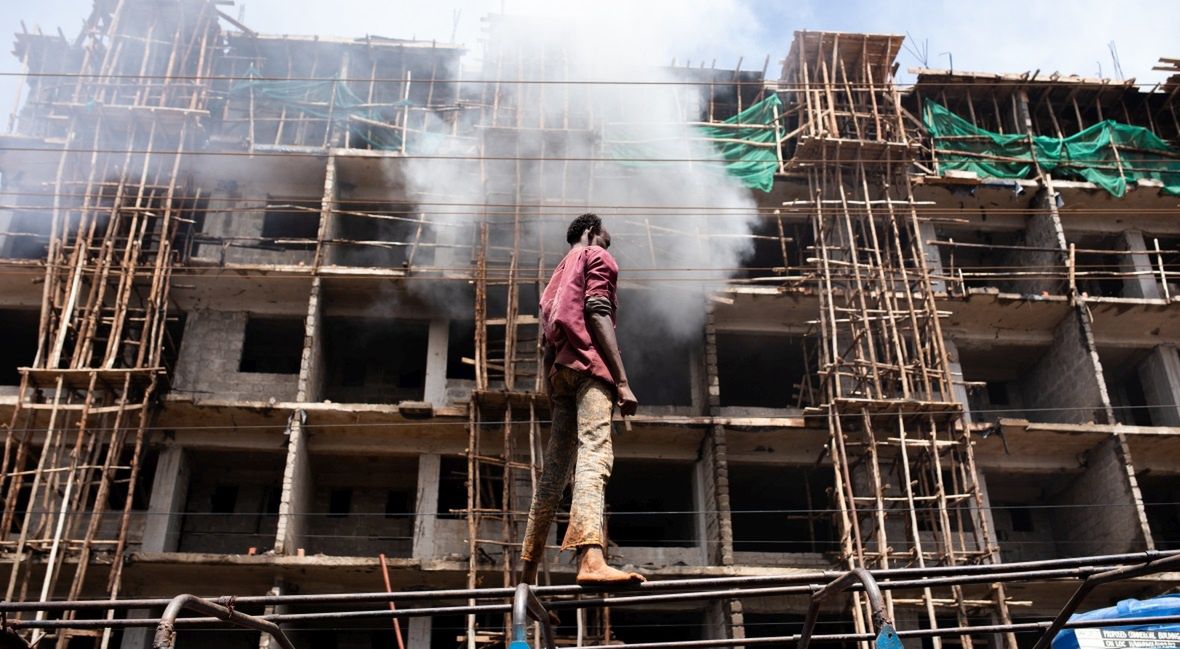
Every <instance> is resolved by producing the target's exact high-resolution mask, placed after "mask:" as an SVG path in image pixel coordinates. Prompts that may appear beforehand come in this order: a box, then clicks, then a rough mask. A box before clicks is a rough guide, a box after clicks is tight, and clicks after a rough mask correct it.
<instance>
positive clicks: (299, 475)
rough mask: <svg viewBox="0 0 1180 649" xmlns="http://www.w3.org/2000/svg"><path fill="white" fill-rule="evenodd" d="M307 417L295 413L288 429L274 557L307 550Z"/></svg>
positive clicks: (308, 469)
mask: <svg viewBox="0 0 1180 649" xmlns="http://www.w3.org/2000/svg"><path fill="white" fill-rule="evenodd" d="M306 417H307V413H306V412H305V411H303V410H296V411H295V412H294V413H292V415H291V422H290V424H289V425H288V427H287V461H286V464H285V465H284V467H283V490H282V495H281V496H280V499H279V521H278V526H277V529H276V530H275V554H279V555H281V554H287V555H293V554H296V553H298V551H299V549H300V548H302V547H304V539H305V538H306V534H307V512H308V511H309V509H310V506H311V498H312V482H311V458H310V457H309V456H308V453H309V452H308V449H307V428H306V426H305V424H306Z"/></svg>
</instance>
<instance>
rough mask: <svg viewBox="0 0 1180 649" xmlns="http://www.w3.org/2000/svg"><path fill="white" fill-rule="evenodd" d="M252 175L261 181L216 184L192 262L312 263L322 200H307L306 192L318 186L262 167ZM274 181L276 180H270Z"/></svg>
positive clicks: (226, 180)
mask: <svg viewBox="0 0 1180 649" xmlns="http://www.w3.org/2000/svg"><path fill="white" fill-rule="evenodd" d="M321 173H322V172H321ZM252 174H253V175H254V176H261V177H256V178H252V179H243V180H241V181H239V180H234V179H224V180H220V181H218V182H217V184H216V187H215V189H214V190H213V191H212V192H211V193H210V195H209V203H208V208H207V209H208V211H207V213H206V214H205V219H204V221H203V224H202V229H201V232H200V236H201V239H200V240H201V241H202V243H200V244H198V245H197V246H196V247H195V249H194V251H193V256H194V257H196V258H198V259H201V260H204V261H209V262H213V263H219V264H279V265H291V266H297V265H303V264H308V263H311V261H312V259H313V258H314V254H315V253H314V249H315V245H314V240H315V238H316V231H317V229H318V224H319V207H320V197H319V196H318V195H308V194H307V193H306V187H315V186H316V185H315V184H308V185H306V186H301V185H299V184H298V180H299V177H298V174H296V173H294V172H292V170H290V169H288V170H287V172H286V173H281V172H279V171H278V170H277V169H276V170H271V169H268V168H266V167H265V166H262V165H260V166H257V167H254V168H253V169H252ZM271 175H273V176H276V177H273V178H267V177H266V176H271ZM282 176H288V177H289V178H288V179H286V180H284V179H283V178H282ZM307 179H308V180H309V181H312V182H315V178H314V177H307ZM259 181H262V182H259Z"/></svg>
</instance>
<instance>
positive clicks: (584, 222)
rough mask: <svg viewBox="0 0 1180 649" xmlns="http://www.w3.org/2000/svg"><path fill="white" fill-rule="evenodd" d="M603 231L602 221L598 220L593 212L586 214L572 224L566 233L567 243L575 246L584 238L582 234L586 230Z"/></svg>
mask: <svg viewBox="0 0 1180 649" xmlns="http://www.w3.org/2000/svg"><path fill="white" fill-rule="evenodd" d="M601 229H602V219H600V218H598V215H597V214H594V213H593V212H586V213H585V214H583V215H581V216H579V217H578V218H576V219H574V220H573V221H571V222H570V229H568V230H566V231H565V242H566V243H569V244H574V243H577V242H578V239H581V238H582V233H583V232H585V231H586V230H590V231H591V232H594V231H596V230H601Z"/></svg>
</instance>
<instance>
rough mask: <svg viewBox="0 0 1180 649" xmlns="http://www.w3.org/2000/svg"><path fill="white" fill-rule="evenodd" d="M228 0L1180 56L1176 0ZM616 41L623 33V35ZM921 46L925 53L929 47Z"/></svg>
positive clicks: (1017, 66)
mask: <svg viewBox="0 0 1180 649" xmlns="http://www.w3.org/2000/svg"><path fill="white" fill-rule="evenodd" d="M90 5H91V1H90V0H0V38H2V39H3V40H4V42H6V43H11V39H10V38H9V37H8V36H7V35H9V34H12V33H14V32H17V31H19V30H20V29H21V21H22V20H23V21H24V24H25V25H26V26H27V27H28V29H30V30H34V29H36V28H37V27H40V28H41V29H42V30H43V31H45V32H47V33H56V31H57V29H58V28H61V29H62V31H63V32H64V33H65V34H66V35H67V37H70V38H73V37H74V36H75V35H77V33H78V30H79V28H80V26H81V24H82V21H83V19H84V18H85V17H86V15H87V14H88V12H89V7H90ZM223 11H225V12H226V13H228V14H230V15H232V16H235V17H239V16H241V17H243V18H244V21H245V23H246V24H247V25H249V26H250V27H251V28H253V29H255V30H257V31H261V32H266V33H276V34H320V35H332V36H346V37H360V36H364V35H366V34H373V35H380V36H388V37H395V38H418V39H423V40H438V41H444V42H457V43H460V44H464V45H466V46H467V47H469V48H470V49H471V50H472V51H473V52H474V51H478V49H479V41H480V36H481V33H482V18H483V17H484V16H486V15H488V14H489V13H500V12H507V13H524V14H536V13H539V12H542V11H543V12H545V13H546V14H549V15H552V16H553V17H554V19H556V20H561V21H574V22H573V24H577V25H585V26H586V27H585V28H587V29H597V30H600V33H601V35H602V39H603V47H604V48H609V47H611V43H612V41H614V40H615V39H620V38H626V39H630V42H628V46H629V47H632V48H633V45H634V40H639V41H641V42H643V43H644V44H647V45H649V47H648V48H647V53H648V54H650V59H651V60H650V61H649V62H650V63H657V64H660V63H669V62H670V61H671V60H672V59H673V58H675V59H676V61H677V62H678V63H681V64H683V63H685V62H691V63H692V64H693V65H694V66H695V65H699V64H700V63H701V62H702V61H703V62H705V63H706V64H713V63H714V62H716V65H717V66H718V67H733V66H734V65H736V64H737V62H738V60H739V59H741V60H742V67H743V68H744V69H759V68H761V67H762V65H763V62H764V61H765V60H766V57H767V55H769V57H770V71H769V76H772V77H773V76H774V74H775V72H776V71H777V69H778V66H779V63H778V62H779V61H780V60H781V59H782V57H783V56H784V55H785V53H786V51H787V49H788V47H789V46H790V43H791V38H792V34H793V32H794V31H795V30H797V29H812V30H836V31H864V32H876V33H894V34H903V35H904V34H908V35H909V38H908V39H907V43H908V48H907V49H905V50H903V51H902V54H901V56H900V59H899V60H900V63H901V71H902V73H901V77H902V80H903V81H904V80H906V78H907V76H906V74H905V70H907V69H908V68H911V67H917V66H922V65H929V66H930V67H936V68H945V67H948V66H949V65H950V63H951V61H952V59H953V64H954V65H953V67H954V68H955V69H956V70H971V71H988V72H1024V71H1031V70H1037V69H1039V70H1041V73H1042V74H1043V75H1047V74H1050V73H1052V72H1054V71H1058V72H1061V73H1062V74H1079V75H1085V76H1097V75H1098V74H1099V73H1100V72H1101V74H1102V75H1103V76H1107V77H1115V78H1117V76H1118V75H1117V74H1116V73H1115V71H1114V64H1113V61H1112V56H1111V51H1110V48H1109V44H1110V43H1111V42H1113V43H1114V44H1115V47H1116V49H1117V52H1118V55H1119V60H1120V63H1121V67H1122V71H1123V73H1124V74H1123V76H1124V77H1126V78H1130V77H1135V78H1136V79H1137V80H1138V81H1139V82H1141V83H1148V84H1153V83H1156V82H1158V81H1162V80H1163V79H1164V77H1165V76H1166V74H1165V73H1163V72H1153V71H1152V70H1151V68H1152V66H1153V65H1155V63H1156V61H1157V59H1158V58H1159V57H1161V56H1170V57H1176V56H1180V44H1178V43H1177V41H1176V38H1175V35H1176V33H1177V32H1178V31H1180V2H1176V1H1172V0H1157V1H1155V2H1149V1H1147V0H1123V1H1122V2H1112V1H1111V0H1068V1H1066V2H1060V1H1056V2H1051V1H1049V0H990V1H989V2H965V1H952V0H590V1H588V2H580V3H568V2H557V1H555V0H433V1H431V2H422V1H421V0H330V1H329V0H316V1H315V2H311V1H309V0H236V4H235V5H234V6H225V7H223ZM616 42H617V41H616ZM10 49H11V48H10V47H4V48H3V51H2V52H0V75H3V76H0V117H2V118H5V119H3V123H2V124H0V131H3V130H6V129H7V121H8V120H7V119H6V118H7V115H8V114H9V113H10V112H11V111H12V107H13V104H14V101H15V97H16V88H17V85H18V82H17V80H16V78H15V77H13V76H12V75H13V74H14V73H17V72H19V71H20V64H19V62H18V61H17V60H16V59H15V57H13V56H12V55H11V54H9V50H10ZM923 58H925V61H924V62H923V61H922V59H923Z"/></svg>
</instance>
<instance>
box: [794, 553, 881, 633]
mask: <svg viewBox="0 0 1180 649" xmlns="http://www.w3.org/2000/svg"><path fill="white" fill-rule="evenodd" d="M857 582H860V584H861V585H862V586H863V587H864V591H865V596H867V597H868V598H869V609H870V610H871V611H872V622H873V627H874V629H875V630H876V631H877V639H876V641H875V645H876V647H877V649H901V640H899V639H898V638H897V630H896V629H894V628H893V620H890V619H889V613H888V611H886V610H885V598H884V597H882V596H881V589H880V588H879V587H878V586H877V580H876V579H874V578H873V575H872V573H870V572H869V571H868V570H865V569H864V568H854V569H852V570H849V571H848V572H846V573H844V574H843V575H840V576H839V577H837V578H836V579H835V580H834V581H832V582H831V583H829V584H828V585H827V586H824V587H823V588H820V589H819V590H817V591H815V593H814V594H812V596H811V604H810V605H809V606H808V607H807V618H806V619H805V620H804V621H803V632H802V633H800V634H799V644H798V645H796V649H807V645H808V643H810V642H811V634H812V632H813V631H815V621H816V618H818V617H819V605H820V604H821V603H822V602H823V601H824V600H825V599H827V598H829V597H831V596H832V595H836V594H838V593H842V592H844V591H846V590H848V588H849V587H851V586H853V585H854V584H856V583H857Z"/></svg>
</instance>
